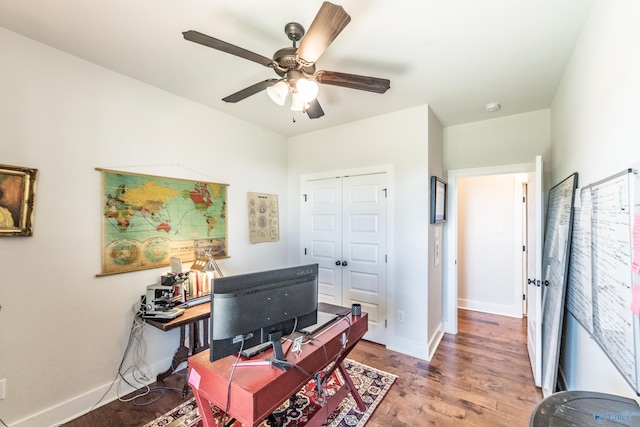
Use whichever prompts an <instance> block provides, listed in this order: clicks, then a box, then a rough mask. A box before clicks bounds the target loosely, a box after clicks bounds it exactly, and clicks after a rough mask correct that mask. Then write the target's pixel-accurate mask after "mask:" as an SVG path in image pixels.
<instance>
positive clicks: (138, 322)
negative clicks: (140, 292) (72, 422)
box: [90, 303, 164, 411]
mask: <svg viewBox="0 0 640 427" xmlns="http://www.w3.org/2000/svg"><path fill="white" fill-rule="evenodd" d="M132 311H133V314H134V316H133V321H132V323H131V330H130V331H129V340H128V342H127V346H126V348H125V350H124V352H123V354H122V359H121V360H120V365H119V366H118V371H117V373H116V376H115V377H114V379H113V381H112V382H111V384H110V385H109V388H108V389H107V390H106V391H105V392H104V394H103V395H102V396H101V397H100V399H98V401H97V402H96V403H95V404H94V405H93V406H92V407H91V409H90V410H91V411H92V410H94V409H95V408H96V406H98V404H100V402H102V400H104V398H105V397H106V396H107V394H108V393H109V391H111V389H112V388H113V386H114V384H116V381H117V380H118V379H121V380H122V381H123V382H125V383H126V384H127V385H128V386H129V387H131V388H133V389H137V390H140V393H138V394H137V395H135V396H133V397H131V398H129V399H123V398H122V397H121V396H120V390H119V389H118V388H116V393H117V396H118V400H119V401H121V402H130V401H134V400H136V399H137V398H139V397H143V396H146V395H148V394H149V393H151V392H152V389H151V388H150V387H149V386H148V385H147V384H146V383H145V382H143V381H146V382H149V377H148V376H147V374H146V373H145V372H144V371H143V370H142V369H141V368H140V364H141V363H142V360H143V359H144V355H145V353H146V350H147V347H146V343H145V341H144V338H143V336H142V331H143V329H144V325H145V322H144V319H143V317H142V315H143V311H142V310H141V306H140V304H139V303H138V304H134V305H133V307H132ZM132 348H133V353H132V366H130V367H129V368H127V369H126V370H124V371H123V366H124V363H125V360H126V358H127V354H128V353H129V351H130V350H131V349H132ZM128 372H131V376H132V377H133V379H134V380H135V382H136V383H138V384H139V386H138V387H136V386H135V385H133V384H131V383H130V382H129V381H128V380H127V379H126V378H125V374H127V373H128ZM140 385H141V386H142V387H140ZM116 387H117V386H116ZM153 391H154V392H157V391H159V390H153ZM162 394H164V391H162V392H161V394H160V396H159V397H157V398H156V399H154V400H152V401H150V402H148V403H151V402H155V401H156V400H158V399H159V398H160V397H162ZM148 403H147V404H148Z"/></svg>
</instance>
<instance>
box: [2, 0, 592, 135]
mask: <svg viewBox="0 0 640 427" xmlns="http://www.w3.org/2000/svg"><path fill="white" fill-rule="evenodd" d="M334 3H336V4H340V5H342V6H343V7H344V9H345V10H346V11H347V13H349V14H350V15H351V22H350V24H349V25H347V27H346V28H345V29H344V31H343V32H342V33H341V34H340V35H339V36H338V37H337V38H336V39H335V40H334V42H333V43H332V44H331V45H330V46H329V48H328V49H327V50H326V51H325V53H324V54H323V55H322V56H321V57H320V59H319V60H318V62H317V69H318V70H330V71H340V72H345V73H351V74H361V75H366V76H373V77H380V78H387V79H389V80H391V89H389V90H388V91H387V93H385V94H383V95H380V94H375V93H369V92H363V91H358V90H353V89H347V88H341V87H335V86H329V85H321V87H320V94H319V96H318V100H319V102H320V104H321V105H322V108H323V109H324V112H325V115H324V116H323V117H321V118H319V119H314V120H310V119H308V118H307V117H306V116H304V115H303V114H302V113H295V119H296V120H295V122H294V120H293V118H294V113H293V112H291V111H290V110H289V109H288V107H286V106H285V107H280V106H277V105H276V104H274V103H273V102H272V101H271V100H270V99H269V98H268V97H267V95H266V93H265V92H264V91H263V92H260V93H258V94H256V95H253V96H251V97H249V98H247V99H245V100H243V101H240V102H238V103H236V104H229V103H225V102H223V101H222V100H221V99H222V98H224V97H225V96H227V95H230V94H232V93H235V92H236V91H238V90H240V89H243V88H245V87H247V86H249V85H252V84H254V83H257V82H259V81H262V80H266V79H268V78H276V77H277V75H276V74H275V73H274V71H273V70H271V69H269V68H266V67H263V66H261V65H259V64H257V63H254V62H251V61H248V60H245V59H241V58H238V57H236V56H232V55H229V54H226V53H223V52H220V51H217V50H214V49H211V48H207V47H204V46H202V45H199V44H196V43H192V42H188V41H186V40H184V39H183V37H182V32H183V31H186V30H197V31H200V32H202V33H205V34H208V35H210V36H212V37H215V38H218V39H221V40H224V41H226V42H229V43H232V44H235V45H237V46H240V47H243V48H245V49H248V50H250V51H253V52H255V53H258V54H260V55H263V56H267V57H271V56H272V55H273V53H274V52H275V51H276V50H278V49H280V48H283V47H290V46H291V42H290V41H289V39H288V38H287V36H286V35H285V33H284V26H285V24H286V23H287V22H291V21H295V22H299V23H300V24H302V25H303V26H304V27H305V28H308V27H309V25H310V24H311V22H312V21H313V18H314V17H315V15H316V12H317V11H318V9H319V8H320V5H321V1H320V0H305V1H291V0H289V1H283V0H269V1H266V0H245V1H242V0H0V26H2V27H5V28H7V29H9V30H11V31H14V32H16V33H19V34H22V35H24V36H26V37H29V38H32V39H34V40H37V41H39V42H42V43H44V44H47V45H50V46H52V47H54V48H57V49H60V50H62V51H64V52H67V53H70V54H72V55H74V56H77V57H79V58H83V59H85V60H87V61H90V62H93V63H96V64H99V65H101V66H103V67H106V68H108V69H111V70H113V71H116V72H118V73H122V74H124V75H127V76H129V77H132V78H134V79H137V80H140V81H142V82H146V83H148V84H150V85H153V86H156V87H158V88H161V89H164V90H166V91H168V92H171V93H174V94H176V95H180V96H182V97H185V98H188V99H191V100H193V101H195V102H198V103H201V104H203V105H206V106H209V107H211V108H213V109H215V110H219V111H221V112H224V113H227V114H230V115H232V116H235V117H238V118H240V119H244V120H246V121H249V122H252V123H255V124H256V125H258V126H261V127H264V128H266V129H270V130H273V131H275V132H277V133H280V134H282V135H285V136H292V135H298V134H302V133H306V132H311V131H315V130H319V129H323V128H327V127H332V126H336V125H339V124H343V123H348V122H352V121H356V120H361V119H365V118H368V117H373V116H377V115H381V114H386V113H390V112H393V111H398V110H403V109H407V108H412V107H416V106H420V105H425V104H429V105H430V106H431V108H432V109H433V111H434V112H435V114H436V115H437V117H438V118H439V120H440V122H441V123H442V124H443V125H444V126H451V125H456V124H461V123H468V122H473V121H478V120H485V119H489V118H495V117H499V116H502V115H511V114H518V113H523V112H528V111H535V110H539V109H544V108H548V107H549V106H550V104H551V102H552V100H553V96H554V94H555V91H556V89H557V86H558V84H559V82H560V79H561V77H562V74H563V72H564V68H565V66H566V64H567V62H568V60H569V57H570V55H571V52H572V50H573V46H574V44H575V41H576V39H577V37H578V35H579V33H580V30H581V28H582V26H583V24H584V22H585V19H586V17H587V15H588V13H589V10H590V8H591V5H592V3H593V0H560V1H558V0H368V1H362V0H335V1H334ZM493 101H497V102H499V103H500V104H501V105H502V109H501V110H500V111H499V112H497V113H487V112H485V111H484V105H485V104H487V103H489V102H493Z"/></svg>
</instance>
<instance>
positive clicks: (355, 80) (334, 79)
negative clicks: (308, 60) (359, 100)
mask: <svg viewBox="0 0 640 427" xmlns="http://www.w3.org/2000/svg"><path fill="white" fill-rule="evenodd" d="M313 77H314V78H315V79H316V81H317V82H318V83H322V84H327V85H334V86H342V87H348V88H351V89H358V90H366V91H369V92H375V93H385V92H386V91H387V90H388V89H389V87H390V83H391V82H390V81H389V80H387V79H379V78H377V77H368V76H359V75H357V74H347V73H338V72H336V71H324V70H321V71H318V72H316V74H315V75H314V76H313Z"/></svg>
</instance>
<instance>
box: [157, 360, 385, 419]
mask: <svg viewBox="0 0 640 427" xmlns="http://www.w3.org/2000/svg"><path fill="white" fill-rule="evenodd" d="M343 363H344V367H345V368H346V370H347V372H348V373H349V375H350V376H351V379H352V381H353V384H354V385H355V386H356V388H357V389H358V393H360V396H362V400H363V401H364V403H365V405H366V409H365V411H364V412H361V411H359V410H358V408H357V406H356V404H355V401H354V400H353V398H352V397H351V395H348V396H347V397H346V398H345V399H344V400H343V401H342V403H341V404H340V406H338V408H337V409H336V410H335V411H334V412H333V413H332V414H327V418H328V419H327V423H326V425H327V426H329V427H362V426H364V425H365V424H366V422H367V420H369V417H370V416H371V415H372V414H373V412H374V411H375V410H376V408H377V407H378V405H379V404H380V402H381V401H382V399H384V396H385V395H386V394H387V391H389V389H390V388H391V386H392V385H393V382H394V381H395V380H396V378H397V376H396V375H393V374H390V373H387V372H384V371H380V370H378V369H375V368H372V367H370V366H367V365H363V364H361V363H358V362H355V361H353V360H349V359H346V360H345V361H344V362H343ZM342 384H343V382H342V378H341V377H340V373H339V372H338V371H337V370H336V371H335V372H334V373H333V374H332V375H331V377H330V378H328V379H327V381H326V383H325V385H324V391H323V394H325V395H331V394H333V393H335V391H336V390H338V389H339V388H340V386H341V385H342ZM325 398H326V397H325ZM322 403H323V396H321V397H320V398H319V397H318V392H317V389H316V384H315V381H311V382H310V383H308V384H307V385H306V386H304V387H303V388H302V389H301V390H300V391H299V392H298V393H297V394H296V396H295V399H291V400H290V401H287V402H285V403H283V404H282V406H280V408H278V409H277V410H276V411H275V412H274V415H275V416H276V417H277V418H278V419H279V420H280V421H281V422H282V426H283V427H303V426H304V425H305V424H306V422H307V420H308V419H309V418H310V417H311V416H313V415H314V414H315V413H317V412H318V411H322V410H323V406H322ZM212 410H213V413H214V416H215V419H216V425H221V421H222V416H223V413H222V411H221V410H220V409H219V408H217V407H215V406H214V407H212ZM199 421H200V414H199V413H198V406H197V405H196V402H195V399H194V398H191V399H190V400H188V401H187V402H185V403H183V404H181V405H179V406H178V407H176V408H174V409H173V410H171V411H169V412H167V413H166V414H164V415H162V416H161V417H158V418H156V419H155V420H153V421H152V422H150V423H148V424H145V425H144V427H166V426H168V425H169V424H171V426H172V427H173V426H182V425H183V426H185V427H192V426H197V425H199ZM228 421H229V420H227V425H229V424H228ZM231 426H232V427H241V424H240V423H239V422H234V423H233V424H231ZM260 427H270V425H269V423H268V421H266V420H265V421H264V422H263V423H262V424H260Z"/></svg>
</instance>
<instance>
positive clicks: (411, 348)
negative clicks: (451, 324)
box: [387, 323, 444, 362]
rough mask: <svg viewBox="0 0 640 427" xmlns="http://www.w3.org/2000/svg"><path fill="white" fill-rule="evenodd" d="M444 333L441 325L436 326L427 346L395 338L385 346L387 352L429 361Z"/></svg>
mask: <svg viewBox="0 0 640 427" xmlns="http://www.w3.org/2000/svg"><path fill="white" fill-rule="evenodd" d="M443 336H444V332H443V330H442V323H441V324H439V325H438V328H437V330H436V332H435V333H434V334H433V336H432V337H431V338H430V339H429V343H428V344H427V345H424V344H420V343H417V342H415V341H411V340H408V339H405V338H398V337H395V338H394V339H393V343H388V344H387V350H391V351H397V352H398V353H402V354H406V355H407V356H413V357H417V358H418V359H422V360H425V361H427V362H430V361H431V358H432V357H433V355H434V353H435V352H436V350H437V348H438V345H439V344H440V341H442V337H443Z"/></svg>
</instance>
